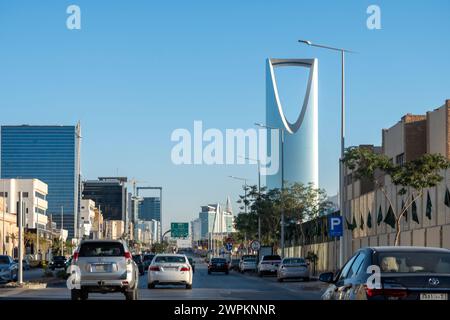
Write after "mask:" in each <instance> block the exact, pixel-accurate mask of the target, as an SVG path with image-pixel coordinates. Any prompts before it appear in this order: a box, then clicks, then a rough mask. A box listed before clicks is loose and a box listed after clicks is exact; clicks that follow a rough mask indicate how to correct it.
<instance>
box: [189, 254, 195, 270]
mask: <svg viewBox="0 0 450 320" xmlns="http://www.w3.org/2000/svg"><path fill="white" fill-rule="evenodd" d="M188 260H189V264H190V265H191V267H192V273H194V272H195V261H194V259H193V258H191V257H189V258H188Z"/></svg>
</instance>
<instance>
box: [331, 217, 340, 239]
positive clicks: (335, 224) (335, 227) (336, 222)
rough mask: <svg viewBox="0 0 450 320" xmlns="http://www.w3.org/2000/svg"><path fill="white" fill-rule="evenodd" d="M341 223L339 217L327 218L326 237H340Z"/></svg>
mask: <svg viewBox="0 0 450 320" xmlns="http://www.w3.org/2000/svg"><path fill="white" fill-rule="evenodd" d="M342 221H343V220H342V217H341V216H330V217H328V235H329V236H330V237H342V230H343V227H342V226H343V224H342Z"/></svg>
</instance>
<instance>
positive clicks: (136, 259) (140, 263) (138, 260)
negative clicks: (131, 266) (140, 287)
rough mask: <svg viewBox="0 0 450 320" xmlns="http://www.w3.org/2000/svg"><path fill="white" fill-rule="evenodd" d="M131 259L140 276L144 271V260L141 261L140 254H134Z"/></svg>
mask: <svg viewBox="0 0 450 320" xmlns="http://www.w3.org/2000/svg"><path fill="white" fill-rule="evenodd" d="M133 261H134V262H135V263H136V265H137V266H138V270H139V274H140V275H141V276H142V275H143V274H144V273H145V269H144V262H143V261H142V256H141V255H140V254H134V255H133Z"/></svg>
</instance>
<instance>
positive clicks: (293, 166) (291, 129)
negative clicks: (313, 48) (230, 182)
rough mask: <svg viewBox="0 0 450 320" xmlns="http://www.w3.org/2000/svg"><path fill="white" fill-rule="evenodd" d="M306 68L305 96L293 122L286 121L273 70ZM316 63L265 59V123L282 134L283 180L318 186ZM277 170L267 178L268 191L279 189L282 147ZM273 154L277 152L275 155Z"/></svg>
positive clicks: (268, 141)
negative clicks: (282, 152)
mask: <svg viewBox="0 0 450 320" xmlns="http://www.w3.org/2000/svg"><path fill="white" fill-rule="evenodd" d="M285 67H297V68H306V69H308V70H309V78H308V83H307V88H306V93H305V97H304V99H303V103H302V104H301V105H300V106H301V108H299V110H298V116H297V118H296V121H295V122H292V123H291V122H289V120H288V119H287V117H286V115H285V113H284V111H283V106H282V105H281V99H280V96H279V92H278V87H277V81H276V75H275V69H277V68H285ZM317 68H318V62H317V59H267V71H266V123H267V125H268V126H270V127H273V128H278V129H282V130H283V131H284V181H285V182H287V183H295V182H299V183H303V184H308V183H310V182H311V183H313V184H314V185H315V186H316V187H318V186H319V143H318V139H319V131H318V125H319V123H318V93H317V92H318V75H317ZM271 140H272V138H271V135H270V134H268V135H267V150H268V154H272V155H273V154H274V152H272V147H278V146H279V144H278V145H276V146H272V144H271ZM278 150H280V152H278V157H279V158H278V159H277V161H278V163H279V170H278V172H277V173H276V174H273V175H268V176H266V179H267V186H268V187H269V188H280V187H281V165H282V164H281V148H280V149H278ZM275 154H276V153H275Z"/></svg>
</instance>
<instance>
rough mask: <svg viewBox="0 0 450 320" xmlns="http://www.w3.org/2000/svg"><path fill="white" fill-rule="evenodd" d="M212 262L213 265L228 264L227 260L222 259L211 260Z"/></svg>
mask: <svg viewBox="0 0 450 320" xmlns="http://www.w3.org/2000/svg"><path fill="white" fill-rule="evenodd" d="M211 262H212V263H225V262H227V260H226V259H222V258H213V259H211Z"/></svg>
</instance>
